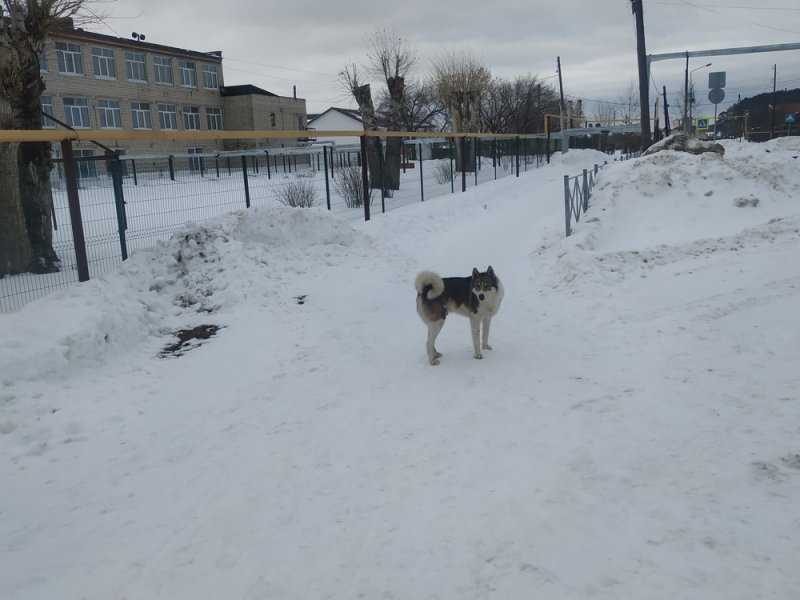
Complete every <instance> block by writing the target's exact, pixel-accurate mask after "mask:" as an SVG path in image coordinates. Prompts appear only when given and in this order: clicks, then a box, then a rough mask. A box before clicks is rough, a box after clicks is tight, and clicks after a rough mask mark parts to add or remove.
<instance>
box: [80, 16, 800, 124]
mask: <svg viewBox="0 0 800 600" xmlns="http://www.w3.org/2000/svg"><path fill="white" fill-rule="evenodd" d="M644 5H645V29H646V36H647V50H648V52H649V53H657V52H670V51H683V50H687V49H688V50H702V49H709V48H720V47H730V46H749V45H756V44H775V43H783V42H800V2H798V0H644ZM96 6H99V7H101V8H102V9H103V10H104V11H105V12H106V14H108V15H109V18H108V20H107V21H106V24H105V25H102V24H101V25H96V26H93V27H92V29H95V30H97V31H101V32H104V33H112V34H114V33H115V34H119V35H121V36H125V37H127V36H129V35H130V33H131V32H132V31H136V32H140V33H145V34H146V36H147V40H148V41H152V42H156V43H163V44H169V45H174V46H180V47H185V48H191V49H194V50H222V51H223V53H224V62H223V69H224V74H225V82H226V83H227V84H229V85H232V84H240V83H253V84H255V85H258V86H260V87H263V88H266V89H268V90H270V91H272V92H274V93H277V94H281V95H291V90H292V85H293V84H294V85H297V93H298V96H300V97H303V98H306V100H307V106H308V111H309V112H317V111H321V110H323V109H325V108H327V107H328V106H331V105H339V106H352V105H353V103H352V102H351V101H350V100H349V99H348V98H347V96H346V95H345V94H344V93H343V92H342V91H341V89H340V87H339V85H338V84H337V80H336V74H337V73H338V72H339V71H340V70H341V69H342V67H343V66H344V65H345V64H347V63H350V62H363V61H364V59H365V47H366V38H367V37H368V36H369V34H370V33H371V32H374V31H376V30H378V29H382V28H386V27H390V28H393V29H394V30H395V31H397V32H398V33H399V34H400V35H402V36H404V37H406V38H407V39H408V40H409V41H410V42H411V43H412V44H413V46H414V47H415V48H416V49H417V50H418V53H419V56H420V60H419V64H418V66H417V67H416V69H415V72H414V73H413V75H414V76H417V77H420V78H422V77H425V76H426V75H427V74H428V72H429V71H430V64H431V60H432V59H434V58H435V57H436V56H437V55H439V54H441V53H442V52H445V51H448V50H452V49H468V50H470V51H472V52H473V53H475V54H476V55H477V56H479V57H480V58H481V59H482V60H483V61H484V62H485V64H486V65H487V66H488V67H489V68H490V69H491V71H492V73H493V74H495V75H499V76H504V77H513V76H515V75H521V74H528V73H530V74H534V75H539V76H540V77H543V78H544V77H551V76H552V75H553V74H554V72H555V61H556V56H558V55H560V56H561V60H562V64H563V68H564V87H565V90H566V92H567V93H568V94H570V95H572V96H577V97H583V98H587V99H604V100H620V99H621V97H622V96H624V95H625V93H626V89H627V88H628V86H629V84H630V83H631V82H634V81H636V78H637V72H636V55H635V50H636V43H635V39H636V38H635V30H634V22H633V17H632V15H631V10H630V2H629V0H557V1H553V0H547V1H545V0H504V1H502V2H486V1H485V0H481V1H480V2H478V1H475V0H392V1H391V2H387V1H381V0H378V1H376V2H371V3H370V2H366V1H364V0H316V1H311V0H281V1H280V2H278V1H275V0H266V1H265V0H227V1H221V0H171V1H169V2H165V1H164V0H119V1H118V2H116V3H111V4H99V5H96ZM112 30H113V31H112ZM709 61H711V62H712V63H713V67H712V68H711V69H707V70H706V71H708V70H714V71H717V70H724V71H727V73H728V76H727V88H726V92H727V99H726V102H725V103H724V104H723V106H725V105H727V104H728V100H735V99H736V97H737V96H738V94H741V95H742V97H745V96H749V95H753V94H755V93H759V92H761V91H766V90H771V87H772V65H773V63H777V65H778V87H779V88H785V87H789V88H792V87H800V51H796V52H780V53H770V54H759V55H755V56H749V57H748V56H745V57H742V56H732V57H715V58H712V59H706V60H703V59H693V60H692V63H691V66H692V67H696V66H701V65H703V64H705V63H707V62H709ZM653 78H654V81H655V84H656V85H657V86H658V87H659V89H660V88H661V86H662V85H666V86H667V89H668V94H669V95H670V96H674V95H677V94H678V93H682V92H681V90H682V86H683V63H682V62H681V61H672V62H663V63H657V64H656V65H654V70H653ZM550 81H555V80H553V79H551V80H550ZM695 82H696V84H697V88H698V102H707V99H706V98H705V96H706V93H707V75H706V74H705V72H704V71H698V72H697V73H696V74H695ZM651 91H652V88H651ZM673 100H674V98H672V97H671V98H670V101H671V102H672V101H673ZM592 110H593V107H592V104H588V110H587V112H588V113H591V112H592ZM696 112H697V113H702V112H707V113H708V112H710V114H713V106H708V105H705V106H704V105H701V106H700V107H698V110H697V111H696Z"/></svg>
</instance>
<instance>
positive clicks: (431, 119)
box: [377, 81, 447, 131]
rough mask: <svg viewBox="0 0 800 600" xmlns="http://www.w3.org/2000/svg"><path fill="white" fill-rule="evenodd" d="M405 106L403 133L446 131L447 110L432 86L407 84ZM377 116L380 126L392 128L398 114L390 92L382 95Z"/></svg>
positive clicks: (417, 83) (422, 83)
mask: <svg viewBox="0 0 800 600" xmlns="http://www.w3.org/2000/svg"><path fill="white" fill-rule="evenodd" d="M403 104H404V106H403V109H402V111H400V114H401V122H400V125H399V128H400V129H402V130H403V131H443V130H444V128H445V126H446V124H447V110H446V109H445V106H444V104H442V102H441V100H439V97H438V96H437V94H436V91H435V89H434V87H433V85H432V84H430V83H424V82H421V81H411V82H407V83H406V90H405V94H404V97H403ZM377 114H378V124H379V125H381V126H383V127H387V128H391V123H393V122H394V118H395V114H396V112H395V111H394V109H393V107H392V100H391V98H389V93H388V91H386V92H384V93H383V94H382V95H381V98H380V101H379V102H378V109H377Z"/></svg>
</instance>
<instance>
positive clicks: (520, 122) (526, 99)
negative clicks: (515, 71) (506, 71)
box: [480, 75, 559, 133]
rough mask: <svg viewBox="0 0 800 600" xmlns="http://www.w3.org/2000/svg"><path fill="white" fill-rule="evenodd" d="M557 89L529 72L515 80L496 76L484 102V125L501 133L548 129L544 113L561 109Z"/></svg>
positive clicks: (482, 121)
mask: <svg viewBox="0 0 800 600" xmlns="http://www.w3.org/2000/svg"><path fill="white" fill-rule="evenodd" d="M558 106H559V99H558V95H557V94H556V92H555V90H554V89H553V88H551V87H547V86H544V85H542V84H541V83H540V82H539V81H538V80H537V78H536V77H534V76H531V75H527V76H524V77H518V78H517V79H515V80H514V81H510V80H507V79H501V78H495V79H493V80H492V81H491V82H490V84H489V86H488V88H487V90H486V93H485V94H484V95H483V97H482V99H481V104H480V118H481V127H482V128H483V129H484V130H486V131H496V132H498V133H536V132H540V131H543V130H544V118H545V117H544V115H545V114H547V113H554V112H558Z"/></svg>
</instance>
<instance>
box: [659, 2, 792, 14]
mask: <svg viewBox="0 0 800 600" xmlns="http://www.w3.org/2000/svg"><path fill="white" fill-rule="evenodd" d="M655 4H661V5H662V6H681V4H684V3H683V2H655ZM695 7H696V8H717V9H725V10H772V11H787V12H800V8H793V7H788V6H787V7H784V6H728V5H725V4H696V5H695Z"/></svg>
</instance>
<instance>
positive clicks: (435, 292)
mask: <svg viewBox="0 0 800 600" xmlns="http://www.w3.org/2000/svg"><path fill="white" fill-rule="evenodd" d="M414 287H415V288H416V289H417V313H419V316H420V318H422V322H423V323H425V325H426V326H427V327H428V340H427V342H426V343H425V351H426V352H427V355H428V362H429V363H430V364H431V365H434V366H435V365H438V364H439V359H440V358H441V357H442V354H441V353H440V352H438V351H437V350H436V337H437V336H438V335H439V332H440V331H441V330H442V327H444V321H445V319H446V318H447V315H448V314H449V313H456V314H459V315H462V316H464V317H467V318H468V319H469V323H470V327H471V330H472V348H473V350H474V354H473V356H474V357H475V358H476V359H481V358H483V354H482V353H481V350H491V349H492V347H491V346H490V345H489V325H490V324H491V322H492V317H494V316H495V315H496V314H497V311H498V310H499V309H500V303H501V302H502V301H503V284H502V283H500V279H499V278H498V277H497V275H496V274H495V272H494V269H492V267H491V266H490V267H489V268H488V269H487V270H486V272H484V273H481V272H480V271H478V269H477V268H475V269H472V275H470V276H469V277H440V276H439V275H437V274H436V273H432V272H430V271H422V272H421V273H419V274H418V275H417V277H416V279H415V280H414ZM481 329H483V331H481Z"/></svg>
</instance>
